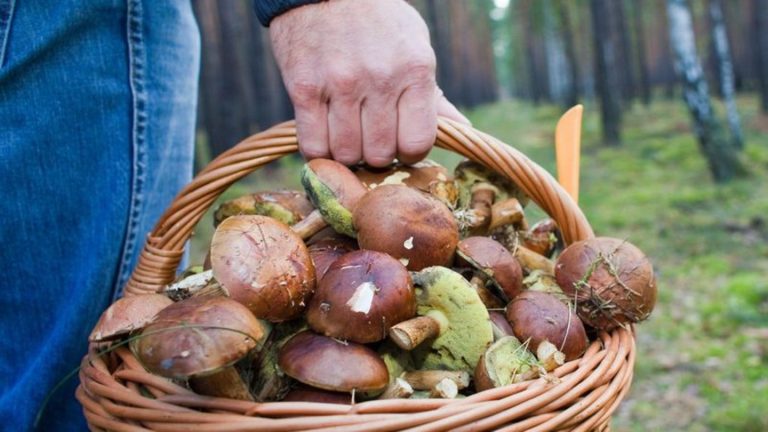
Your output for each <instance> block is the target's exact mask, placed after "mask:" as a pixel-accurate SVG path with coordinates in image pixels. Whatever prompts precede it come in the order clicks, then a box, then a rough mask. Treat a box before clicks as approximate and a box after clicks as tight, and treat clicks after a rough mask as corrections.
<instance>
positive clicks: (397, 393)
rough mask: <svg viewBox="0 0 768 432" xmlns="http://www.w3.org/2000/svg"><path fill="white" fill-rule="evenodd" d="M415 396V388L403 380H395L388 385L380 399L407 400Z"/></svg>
mask: <svg viewBox="0 0 768 432" xmlns="http://www.w3.org/2000/svg"><path fill="white" fill-rule="evenodd" d="M412 394H413V387H411V385H410V384H408V381H406V380H404V379H402V378H395V379H394V380H393V381H391V382H390V383H389V385H387V388H386V389H385V390H384V393H382V394H381V396H379V399H406V398H409V397H411V395H412Z"/></svg>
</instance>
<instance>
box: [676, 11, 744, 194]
mask: <svg viewBox="0 0 768 432" xmlns="http://www.w3.org/2000/svg"><path fill="white" fill-rule="evenodd" d="M667 14H668V17H669V39H670V44H671V47H672V52H673V53H674V57H675V70H676V72H677V74H678V75H679V77H680V79H681V81H682V85H683V99H684V100H685V103H686V105H687V106H688V111H689V112H690V114H691V117H692V120H693V129H694V132H695V134H696V138H697V139H698V141H699V148H700V149H701V152H702V153H703V154H704V157H705V158H706V159H707V162H708V164H709V170H710V172H711V173H712V176H713V178H714V179H715V181H716V182H718V183H722V182H726V181H728V180H730V179H732V178H733V177H734V176H736V175H737V174H739V173H741V172H742V171H743V169H742V167H741V164H740V162H739V159H738V154H737V150H736V148H735V147H733V146H732V145H731V144H730V143H729V141H728V140H727V139H726V138H725V134H724V133H723V130H722V127H721V126H720V124H719V122H718V121H717V118H716V117H715V113H714V111H713V110H712V104H711V103H710V100H709V92H708V90H707V82H706V80H705V79H704V72H703V70H702V68H701V63H700V62H699V58H698V55H697V54H696V40H695V37H694V33H693V22H692V18H691V10H690V8H689V6H688V2H687V1H686V0H667Z"/></svg>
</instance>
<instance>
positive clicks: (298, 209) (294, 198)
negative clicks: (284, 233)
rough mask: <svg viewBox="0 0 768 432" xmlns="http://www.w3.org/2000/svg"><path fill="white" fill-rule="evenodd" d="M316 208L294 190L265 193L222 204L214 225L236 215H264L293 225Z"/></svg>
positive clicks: (214, 217) (214, 215)
mask: <svg viewBox="0 0 768 432" xmlns="http://www.w3.org/2000/svg"><path fill="white" fill-rule="evenodd" d="M314 209H315V208H314V207H312V203H310V202H309V200H308V199H307V198H306V196H305V195H304V193H303V192H299V191H294V190H281V191H265V192H256V193H254V194H249V195H244V196H241V197H238V198H235V199H233V200H229V201H226V202H224V203H222V204H221V205H220V206H219V208H218V209H216V211H215V212H214V214H213V225H214V226H218V225H219V224H220V223H221V221H223V220H224V219H226V218H228V217H230V216H236V215H262V216H269V217H272V218H275V219H277V220H279V221H280V222H282V223H284V224H286V225H293V224H295V223H296V222H298V221H300V220H302V219H304V218H305V217H306V216H307V215H308V214H310V213H311V212H312V210H314Z"/></svg>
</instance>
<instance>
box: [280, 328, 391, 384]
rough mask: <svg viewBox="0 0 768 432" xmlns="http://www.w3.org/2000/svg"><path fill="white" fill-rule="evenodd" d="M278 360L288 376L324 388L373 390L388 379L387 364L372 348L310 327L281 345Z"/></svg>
mask: <svg viewBox="0 0 768 432" xmlns="http://www.w3.org/2000/svg"><path fill="white" fill-rule="evenodd" d="M278 364H279V365H280V368H281V369H282V370H283V372H285V373H286V374H288V375H289V376H290V377H292V378H294V379H296V380H298V381H301V382H303V383H304V384H307V385H310V386H312V387H317V388H321V389H324V390H330V391H338V392H351V391H353V390H355V391H358V392H376V391H383V390H384V388H386V387H387V384H388V383H389V373H388V372H387V367H386V365H385V364H384V361H383V360H382V359H381V357H379V356H378V355H377V354H376V353H375V352H374V351H373V350H372V349H370V348H368V347H367V346H365V345H360V344H356V343H353V342H339V341H337V340H335V339H332V338H329V337H327V336H321V335H318V334H315V333H312V332H310V331H305V332H301V333H299V334H297V335H296V336H294V337H293V338H291V340H289V341H288V342H286V343H285V345H283V348H282V349H281V350H280V354H279V356H278Z"/></svg>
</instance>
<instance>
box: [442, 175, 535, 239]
mask: <svg viewBox="0 0 768 432" xmlns="http://www.w3.org/2000/svg"><path fill="white" fill-rule="evenodd" d="M454 177H455V178H456V183H457V184H458V186H459V208H462V209H466V210H465V211H466V218H464V221H463V222H464V224H463V225H464V227H465V228H466V230H467V231H468V232H469V233H470V234H476V235H481V234H484V233H485V232H487V230H488V226H489V224H490V223H491V214H492V213H491V208H492V206H493V204H494V203H495V202H498V201H502V200H505V199H507V198H510V197H514V198H517V199H518V200H519V202H520V203H521V204H523V205H525V204H526V203H527V202H528V198H527V197H526V196H525V194H523V193H522V191H521V190H520V189H519V188H518V187H517V186H516V185H515V184H514V183H512V182H511V181H510V180H509V179H507V178H506V177H503V176H502V175H500V174H498V173H496V172H494V171H493V170H491V169H488V168H487V167H485V166H483V165H482V164H480V163H477V162H474V161H469V160H467V161H463V162H461V163H459V164H458V165H457V166H456V169H455V170H454Z"/></svg>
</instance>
